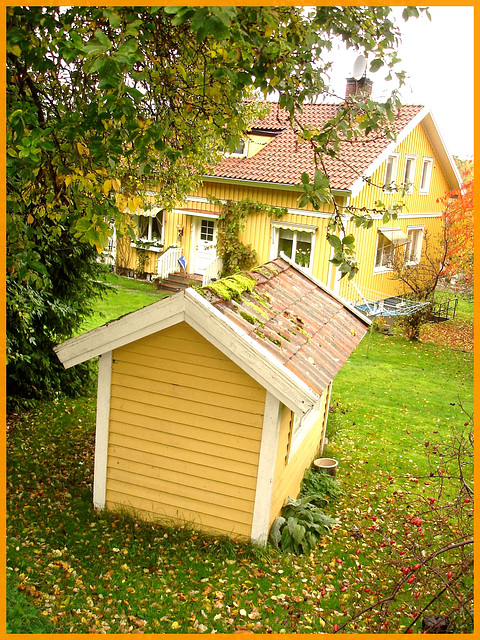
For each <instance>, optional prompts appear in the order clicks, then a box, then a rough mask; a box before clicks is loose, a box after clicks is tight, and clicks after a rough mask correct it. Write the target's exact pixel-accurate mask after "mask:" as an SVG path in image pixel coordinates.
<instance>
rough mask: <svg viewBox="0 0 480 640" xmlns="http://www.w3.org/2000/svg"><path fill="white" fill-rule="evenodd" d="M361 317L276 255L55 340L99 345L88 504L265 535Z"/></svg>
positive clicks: (317, 430) (67, 355) (70, 362)
mask: <svg viewBox="0 0 480 640" xmlns="http://www.w3.org/2000/svg"><path fill="white" fill-rule="evenodd" d="M369 324H370V323H369V321H368V320H367V319H366V318H364V316H363V315H362V314H361V313H360V312H359V311H357V310H356V309H354V308H352V307H350V306H349V305H348V304H347V303H345V302H344V301H343V300H341V299H340V298H339V297H338V296H337V295H335V294H334V293H332V291H330V290H328V289H327V288H326V287H325V285H323V284H321V283H320V282H319V281H317V280H316V279H315V278H313V277H312V276H311V275H310V274H308V273H307V272H306V271H305V270H304V269H302V268H300V267H298V266H297V265H295V264H294V263H293V262H292V261H291V260H288V259H287V258H285V257H281V258H277V259H275V260H273V261H271V262H268V263H267V264H265V265H263V266H260V267H257V268H256V269H255V270H253V271H252V272H248V273H244V274H239V275H236V276H233V277H231V278H225V279H223V280H219V281H217V282H215V283H212V284H211V285H210V286H207V287H203V288H199V289H192V288H188V289H186V290H184V291H181V292H179V293H176V294H175V295H173V296H171V297H169V298H166V299H164V300H161V301H159V302H156V303H154V304H152V305H150V306H148V307H145V308H143V309H141V310H139V311H136V312H134V313H130V314H128V315H126V316H124V317H122V318H120V319H118V320H115V321H114V322H111V323H109V324H107V325H104V326H102V327H99V328H97V329H94V330H93V331H90V332H88V333H86V334H83V335H81V336H78V337H76V338H73V339H71V340H68V341H66V342H64V343H63V344H61V345H59V346H58V347H57V348H56V352H57V355H58V357H59V358H60V360H61V361H62V363H63V364H64V366H65V367H67V368H68V367H71V366H74V365H75V364H78V363H80V362H84V361H86V360H88V359H90V358H93V357H96V356H99V357H100V360H99V377H98V399H97V421H96V445H95V473H94V495H93V500H94V505H95V507H96V508H98V509H104V508H107V509H116V508H118V507H119V506H121V507H123V508H128V509H131V510H132V511H133V512H134V513H135V514H136V515H137V516H138V517H140V518H144V519H149V520H158V521H162V520H166V521H168V522H175V523H183V522H188V523H191V524H192V526H194V527H195V528H198V529H202V530H205V531H209V532H213V533H220V534H227V535H231V536H234V537H241V538H247V539H251V540H253V541H255V542H257V543H259V544H264V543H265V542H266V540H267V536H268V532H269V528H270V526H271V524H272V522H273V520H274V519H275V517H276V516H277V515H279V513H280V511H281V509H282V506H283V505H284V503H285V502H286V500H287V497H288V496H291V497H295V496H296V495H297V494H298V491H299V488H300V482H301V479H302V477H303V474H304V471H305V469H306V468H307V467H308V466H309V465H310V464H311V462H312V460H313V459H314V458H315V456H316V454H317V453H318V451H319V450H321V448H322V444H323V439H324V434H325V427H326V422H327V416H328V407H329V397H330V392H331V387H332V380H333V378H334V376H335V374H336V373H337V372H338V371H339V370H340V368H341V367H342V366H343V364H344V363H345V361H346V360H347V358H348V357H349V356H350V354H351V352H352V351H353V350H354V348H355V347H356V346H357V344H358V343H359V341H360V340H361V338H362V337H363V335H364V334H365V332H366V330H367V328H368V326H369Z"/></svg>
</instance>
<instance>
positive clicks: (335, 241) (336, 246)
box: [327, 234, 342, 251]
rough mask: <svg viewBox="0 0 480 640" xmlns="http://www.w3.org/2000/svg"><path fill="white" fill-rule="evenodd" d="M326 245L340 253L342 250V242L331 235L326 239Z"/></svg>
mask: <svg viewBox="0 0 480 640" xmlns="http://www.w3.org/2000/svg"><path fill="white" fill-rule="evenodd" d="M327 240H328V243H329V244H330V245H331V246H332V247H333V248H334V249H336V250H337V251H341V250H342V241H341V240H340V238H339V237H338V236H335V235H333V234H331V235H329V236H328V238H327Z"/></svg>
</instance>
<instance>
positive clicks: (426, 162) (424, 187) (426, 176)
mask: <svg viewBox="0 0 480 640" xmlns="http://www.w3.org/2000/svg"><path fill="white" fill-rule="evenodd" d="M432 169H433V158H424V159H423V163H422V173H421V176H420V189H419V193H420V194H422V195H427V194H428V192H429V190H430V181H431V179H432Z"/></svg>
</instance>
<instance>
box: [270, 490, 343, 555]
mask: <svg viewBox="0 0 480 640" xmlns="http://www.w3.org/2000/svg"><path fill="white" fill-rule="evenodd" d="M319 497H320V498H321V496H315V495H310V496H305V497H304V498H300V499H298V500H292V498H289V499H288V502H287V504H286V505H285V507H284V508H283V515H281V516H278V518H275V520H274V522H273V525H272V528H271V530H270V535H269V542H270V543H271V544H272V545H273V546H274V547H276V548H277V549H281V550H282V551H285V552H286V553H294V554H296V555H301V554H302V553H310V551H312V550H313V549H314V548H315V547H316V546H317V543H318V541H319V540H320V538H321V537H323V535H324V534H325V533H327V532H328V531H330V530H331V529H332V527H333V526H334V525H335V524H336V522H337V521H336V519H335V518H331V517H330V516H327V515H326V514H325V513H323V511H322V510H321V509H320V507H317V506H316V505H315V504H314V501H315V500H318V499H319Z"/></svg>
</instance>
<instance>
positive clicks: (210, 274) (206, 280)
mask: <svg viewBox="0 0 480 640" xmlns="http://www.w3.org/2000/svg"><path fill="white" fill-rule="evenodd" d="M222 267H223V261H222V259H221V258H215V260H213V261H212V262H211V263H210V264H209V265H208V266H207V267H206V269H205V271H204V272H203V282H202V287H204V286H205V285H207V284H210V282H212V280H218V278H219V277H220V274H221V273H222Z"/></svg>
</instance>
